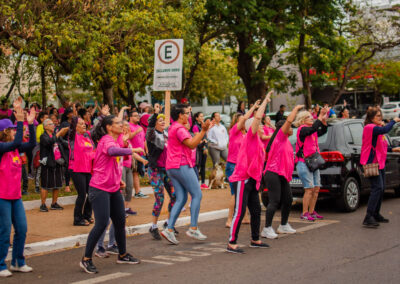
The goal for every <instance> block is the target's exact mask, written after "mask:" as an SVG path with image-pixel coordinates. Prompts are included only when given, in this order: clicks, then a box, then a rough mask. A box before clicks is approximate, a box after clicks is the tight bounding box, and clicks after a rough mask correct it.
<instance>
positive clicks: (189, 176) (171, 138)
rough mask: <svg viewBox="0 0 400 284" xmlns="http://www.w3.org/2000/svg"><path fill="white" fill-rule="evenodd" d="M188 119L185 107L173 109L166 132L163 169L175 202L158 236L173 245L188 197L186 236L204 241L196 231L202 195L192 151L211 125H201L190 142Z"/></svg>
mask: <svg viewBox="0 0 400 284" xmlns="http://www.w3.org/2000/svg"><path fill="white" fill-rule="evenodd" d="M189 115H190V111H189V108H188V107H187V106H186V105H175V106H173V107H172V110H171V118H172V119H173V120H174V121H175V122H174V123H173V124H172V125H171V126H170V128H169V130H168V148H167V160H166V163H165V169H166V170H167V174H168V176H169V177H170V178H171V180H172V184H173V185H174V190H175V194H176V202H175V204H174V206H173V207H172V210H171V213H170V217H169V219H168V228H166V229H165V230H163V231H162V232H161V235H162V236H163V237H164V238H165V239H167V240H168V241H169V242H171V243H173V244H176V245H177V244H178V243H179V242H178V241H177V240H176V238H175V234H174V227H175V222H176V220H177V219H178V217H179V214H180V213H181V210H182V208H183V206H184V205H185V203H186V201H187V194H188V193H190V195H191V196H192V202H191V206H190V215H191V223H190V228H189V230H188V231H187V232H186V234H187V235H188V236H189V237H192V238H195V239H197V240H205V239H206V238H207V237H206V236H205V235H203V234H202V233H201V232H200V230H199V228H198V227H197V221H198V217H199V212H200V202H201V198H202V193H201V189H200V185H199V181H198V179H197V175H196V173H195V171H194V169H193V168H194V166H195V161H193V156H192V150H193V149H196V147H197V145H198V144H199V143H200V142H201V140H202V139H203V137H204V135H205V134H206V132H207V130H208V129H209V128H210V125H211V122H210V121H209V120H207V121H206V122H205V123H203V124H202V129H201V132H199V133H197V134H196V135H195V136H194V137H193V138H192V136H191V135H190V133H189V131H188V130H187V129H186V128H185V124H187V123H188V119H189Z"/></svg>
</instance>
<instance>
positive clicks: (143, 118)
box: [140, 113, 150, 134]
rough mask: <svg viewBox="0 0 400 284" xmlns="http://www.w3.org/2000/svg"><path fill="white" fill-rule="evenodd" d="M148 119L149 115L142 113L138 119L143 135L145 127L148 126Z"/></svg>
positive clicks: (145, 130)
mask: <svg viewBox="0 0 400 284" xmlns="http://www.w3.org/2000/svg"><path fill="white" fill-rule="evenodd" d="M149 117H150V114H148V113H144V114H143V115H142V116H141V117H140V125H141V126H142V128H143V130H144V133H145V134H146V132H147V127H148V126H149Z"/></svg>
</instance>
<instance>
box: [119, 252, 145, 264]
mask: <svg viewBox="0 0 400 284" xmlns="http://www.w3.org/2000/svg"><path fill="white" fill-rule="evenodd" d="M117 263H122V264H124V263H126V264H138V263H140V260H139V259H137V258H134V257H133V256H132V255H130V254H129V253H126V254H125V255H124V256H122V257H121V256H120V255H118V259H117Z"/></svg>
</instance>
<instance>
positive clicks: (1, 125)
mask: <svg viewBox="0 0 400 284" xmlns="http://www.w3.org/2000/svg"><path fill="white" fill-rule="evenodd" d="M16 127H17V126H16V125H14V124H13V123H12V122H11V120H9V119H8V118H5V119H1V120H0V131H3V130H5V129H7V128H16Z"/></svg>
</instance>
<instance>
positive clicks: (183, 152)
mask: <svg viewBox="0 0 400 284" xmlns="http://www.w3.org/2000/svg"><path fill="white" fill-rule="evenodd" d="M190 138H192V136H191V135H190V133H189V131H187V129H186V128H185V127H184V126H183V125H182V124H180V123H178V122H174V123H173V124H172V125H171V127H170V128H169V131H168V148H167V161H166V163H165V168H166V169H167V170H169V169H179V167H180V166H183V165H189V167H191V168H193V167H194V163H193V161H192V149H190V148H189V147H187V146H186V145H185V144H183V141H184V140H185V139H190Z"/></svg>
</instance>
